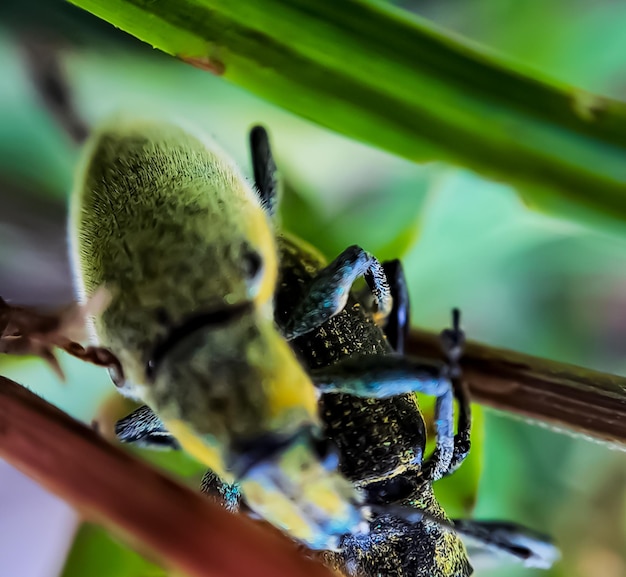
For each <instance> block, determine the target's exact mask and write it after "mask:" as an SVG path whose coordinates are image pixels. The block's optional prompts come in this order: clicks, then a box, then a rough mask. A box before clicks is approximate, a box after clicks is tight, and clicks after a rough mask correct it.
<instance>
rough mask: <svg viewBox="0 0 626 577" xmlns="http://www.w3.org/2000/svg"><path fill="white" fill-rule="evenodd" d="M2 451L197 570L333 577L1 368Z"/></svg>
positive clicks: (125, 532) (123, 531)
mask: <svg viewBox="0 0 626 577" xmlns="http://www.w3.org/2000/svg"><path fill="white" fill-rule="evenodd" d="M0 457H2V458H3V459H5V460H6V461H7V462H9V463H11V464H12V465H13V466H15V467H16V468H18V469H19V470H20V471H22V472H23V473H25V474H26V475H28V476H29V477H31V478H33V479H34V480H35V481H37V482H38V483H40V484H41V485H42V486H43V487H45V488H46V489H48V490H49V491H51V492H52V493H54V494H56V495H58V496H59V497H61V498H62V499H64V500H65V501H67V502H68V503H70V504H71V505H73V506H74V507H76V508H77V509H79V510H80V511H81V512H83V513H84V514H85V515H86V516H87V517H88V518H90V519H92V520H94V521H96V522H98V523H100V524H102V525H103V526H105V527H107V528H108V529H110V530H111V531H113V532H114V533H117V534H119V535H121V536H122V537H124V538H125V539H126V540H127V541H128V542H129V543H130V544H132V545H133V546H135V547H137V548H138V549H140V550H141V551H143V552H145V553H147V554H149V555H150V556H151V557H153V558H155V559H156V560H157V561H158V562H160V563H161V564H162V565H163V566H164V567H167V568H170V569H175V570H178V571H181V572H182V573H184V574H185V575H188V576H189V577H276V576H277V575H280V576H281V577H296V576H297V577H330V575H331V573H330V572H329V571H328V570H327V569H325V568H324V567H323V566H322V565H320V564H319V563H316V562H314V561H311V560H308V559H305V558H304V557H303V556H302V554H301V553H300V551H299V550H298V548H297V547H296V546H295V545H294V544H293V543H292V542H291V541H290V540H289V539H287V538H286V537H284V536H282V535H279V534H277V532H276V531H275V530H271V528H270V529H268V528H267V527H265V526H264V527H261V526H260V525H259V524H255V523H254V522H252V521H251V520H249V519H247V518H245V517H243V516H238V515H232V514H230V513H228V512H226V511H225V510H224V509H222V508H221V507H219V506H218V505H216V504H214V503H212V502H210V501H209V500H208V499H206V498H205V497H202V496H201V495H200V494H199V493H195V492H194V491H192V490H191V489H188V488H186V487H183V486H182V485H180V484H178V483H177V482H175V481H173V480H172V479H170V478H168V477H167V476H165V475H164V474H162V473H160V472H158V471H156V470H155V469H153V468H151V467H150V466H149V465H147V464H146V463H144V462H141V461H139V460H138V459H136V458H135V457H133V456H131V455H129V454H127V453H125V452H124V451H122V450H121V449H119V448H118V447H115V446H114V445H111V444H109V443H108V442H106V441H105V440H103V439H102V438H100V437H99V436H98V435H97V434H96V433H95V432H94V431H93V430H91V429H89V428H87V427H86V426H84V425H82V424H81V423H79V422H77V421H75V420H73V419H71V418H70V417H69V416H67V415H66V414H65V413H63V412H62V411H60V410H59V409H57V408H56V407H54V406H52V405H50V404H49V403H47V402H46V401H44V400H43V399H41V398H39V397H37V396H36V395H34V394H33V393H31V392H29V391H28V390H26V389H25V388H23V387H21V386H20V385H18V384H17V383H14V382H13V381H10V380H8V379H5V378H3V377H0Z"/></svg>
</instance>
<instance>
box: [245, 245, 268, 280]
mask: <svg viewBox="0 0 626 577" xmlns="http://www.w3.org/2000/svg"><path fill="white" fill-rule="evenodd" d="M242 266H243V271H244V274H245V275H246V278H248V279H250V280H254V279H256V278H257V277H258V276H259V273H260V272H261V270H262V269H263V259H262V258H261V255H260V254H259V253H258V252H256V251H255V250H251V249H248V250H246V251H244V253H243V257H242Z"/></svg>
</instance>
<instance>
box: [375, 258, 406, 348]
mask: <svg viewBox="0 0 626 577" xmlns="http://www.w3.org/2000/svg"><path fill="white" fill-rule="evenodd" d="M382 267H383V270H384V271H385V275H386V277H387V282H388V283H389V288H390V291H391V297H392V302H393V305H392V307H391V312H390V313H389V316H388V317H387V323H386V324H385V335H387V340H388V341H389V344H390V345H391V347H392V348H393V350H394V351H396V353H398V354H401V355H402V354H404V345H405V343H406V339H407V336H408V332H409V328H410V319H411V309H410V302H409V291H408V289H407V283H406V277H405V276H404V268H403V267H402V263H401V262H400V260H398V259H395V260H388V261H385V262H383V263H382Z"/></svg>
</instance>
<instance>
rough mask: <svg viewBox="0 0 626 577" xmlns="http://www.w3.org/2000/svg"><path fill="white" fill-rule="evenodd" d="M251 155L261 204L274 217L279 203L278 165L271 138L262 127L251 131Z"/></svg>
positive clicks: (256, 127)
mask: <svg viewBox="0 0 626 577" xmlns="http://www.w3.org/2000/svg"><path fill="white" fill-rule="evenodd" d="M250 154H251V156H252V170H253V172H254V183H255V185H256V190H257V192H258V194H259V198H260V200H261V204H262V206H263V208H264V209H265V210H266V211H267V213H268V214H269V215H270V216H274V215H275V213H276V205H277V203H278V179H277V177H276V163H275V162H274V157H273V155H272V149H271V147H270V140H269V136H268V135H267V131H266V130H265V128H263V127H262V126H254V127H253V128H252V130H251V131H250Z"/></svg>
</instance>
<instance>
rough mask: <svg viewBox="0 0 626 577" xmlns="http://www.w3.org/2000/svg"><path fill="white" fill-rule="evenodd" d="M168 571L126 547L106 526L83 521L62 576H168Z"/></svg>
mask: <svg viewBox="0 0 626 577" xmlns="http://www.w3.org/2000/svg"><path fill="white" fill-rule="evenodd" d="M166 575H167V573H166V571H165V570H164V569H163V568H161V567H159V566H157V565H154V564H152V563H150V562H148V561H146V560H145V559H144V558H143V557H142V556H141V555H139V554H137V553H135V552H134V551H132V550H131V549H129V548H127V547H125V546H124V545H122V544H121V543H119V542H118V541H117V540H115V539H114V538H113V537H111V536H110V535H109V534H108V533H107V532H106V531H105V530H104V529H102V528H101V527H97V526H95V525H91V524H88V523H85V524H83V525H82V526H81V527H80V529H79V530H78V533H77V535H76V539H75V540H74V544H73V545H72V550H71V551H70V554H69V556H68V558H67V561H66V563H65V569H64V571H63V573H62V577H165V576H166Z"/></svg>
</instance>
